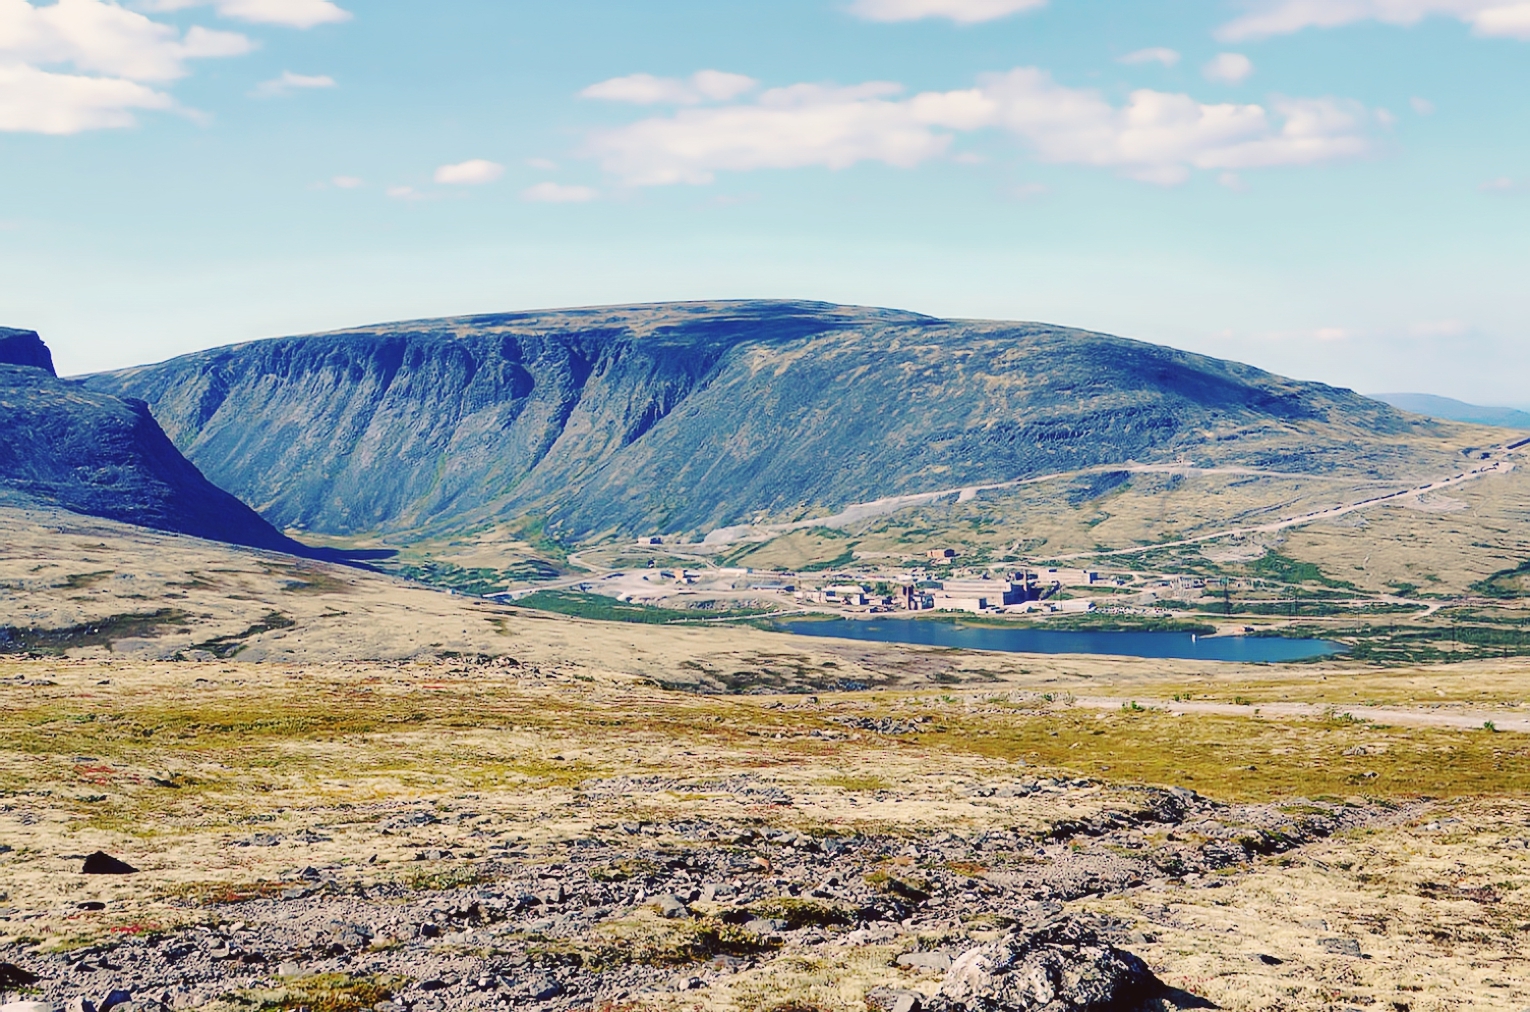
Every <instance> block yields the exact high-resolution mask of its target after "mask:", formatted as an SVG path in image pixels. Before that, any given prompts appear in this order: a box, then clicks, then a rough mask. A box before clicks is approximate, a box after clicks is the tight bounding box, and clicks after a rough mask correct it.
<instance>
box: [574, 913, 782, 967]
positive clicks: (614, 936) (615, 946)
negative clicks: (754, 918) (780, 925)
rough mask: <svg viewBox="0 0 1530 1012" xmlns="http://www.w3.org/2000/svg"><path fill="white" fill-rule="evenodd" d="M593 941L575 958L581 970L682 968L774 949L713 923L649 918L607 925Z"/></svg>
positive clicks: (773, 945)
mask: <svg viewBox="0 0 1530 1012" xmlns="http://www.w3.org/2000/svg"><path fill="white" fill-rule="evenodd" d="M595 937H596V940H597V943H598V944H596V945H594V946H586V947H583V948H582V949H581V950H580V952H579V955H580V958H581V959H582V960H583V961H584V963H585V965H587V966H591V967H600V968H612V967H619V966H623V965H626V964H630V963H641V964H644V965H646V966H683V965H685V964H688V963H698V962H701V961H703V960H706V959H710V958H712V957H713V956H756V955H759V954H760V953H763V952H770V951H772V950H774V949H776V948H778V947H779V943H778V942H772V941H769V940H768V939H766V938H762V937H761V936H759V935H756V934H753V933H751V932H748V931H745V930H744V929H743V928H741V927H739V926H738V925H735V924H729V923H727V922H726V921H723V920H720V919H718V918H715V917H689V918H679V919H674V920H665V919H662V918H660V917H658V916H657V915H654V914H653V913H652V912H647V913H644V914H641V915H638V916H633V917H626V918H622V919H620V920H612V921H607V922H606V923H604V924H602V925H601V926H600V927H599V928H598V929H597V930H596V933H595Z"/></svg>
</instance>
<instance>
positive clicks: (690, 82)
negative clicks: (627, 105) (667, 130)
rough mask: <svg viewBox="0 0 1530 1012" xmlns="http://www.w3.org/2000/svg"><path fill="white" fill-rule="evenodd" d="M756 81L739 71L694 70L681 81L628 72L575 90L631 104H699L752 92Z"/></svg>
mask: <svg viewBox="0 0 1530 1012" xmlns="http://www.w3.org/2000/svg"><path fill="white" fill-rule="evenodd" d="M758 86H759V82H758V81H756V80H755V79H754V78H752V77H745V76H744V75H743V74H727V73H724V72H723V71H721V70H698V71H697V72H696V73H694V74H692V75H691V76H690V77H689V78H686V79H685V80H683V81H682V80H680V79H679V78H675V77H655V76H653V75H652V74H629V75H628V76H626V77H613V78H611V79H610V80H609V81H601V82H600V83H598V84H592V85H590V86H589V87H588V88H586V89H584V90H583V91H581V92H580V93H579V95H580V97H581V98H598V99H604V100H606V101H608V102H631V103H632V104H633V105H699V104H701V103H702V102H708V101H711V102H726V101H728V100H730V99H735V98H738V97H739V96H740V95H743V94H745V93H746V92H750V91H753V90H754V89H755V88H757V87H758Z"/></svg>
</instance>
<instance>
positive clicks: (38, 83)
mask: <svg viewBox="0 0 1530 1012" xmlns="http://www.w3.org/2000/svg"><path fill="white" fill-rule="evenodd" d="M174 106H175V100H174V99H172V98H171V97H170V96H169V95H166V94H164V93H163V92H158V91H155V90H154V89H152V88H149V87H147V86H145V85H142V84H139V83H137V82H135V81H124V80H122V79H121V78H112V77H83V76H80V75H78V74H55V73H50V72H48V71H45V70H39V69H37V68H36V67H28V66H26V65H20V66H8V67H7V66H0V130H5V131H17V132H26V133H41V134H73V133H79V132H80V131H82V130H101V129H105V128H109V127H128V126H132V125H133V123H134V116H133V112H134V111H135V110H139V109H170V108H173V107H174Z"/></svg>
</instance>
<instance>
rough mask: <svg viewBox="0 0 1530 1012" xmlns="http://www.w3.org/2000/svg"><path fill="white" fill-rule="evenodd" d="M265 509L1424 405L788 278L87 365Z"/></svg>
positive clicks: (717, 486)
mask: <svg viewBox="0 0 1530 1012" xmlns="http://www.w3.org/2000/svg"><path fill="white" fill-rule="evenodd" d="M85 382H86V384H87V386H88V387H89V388H90V389H92V390H97V391H102V392H108V393H111V394H115V395H122V396H131V397H137V398H142V399H143V400H145V401H147V402H148V403H149V405H150V407H151V408H152V410H153V412H154V415H155V417H156V418H158V419H159V421H160V423H161V424H162V425H163V426H164V427H165V430H166V432H167V433H168V434H169V435H170V437H171V438H172V439H173V440H174V441H175V442H176V445H177V446H179V447H180V448H181V449H182V451H183V452H185V453H186V455H187V456H188V457H189V458H190V459H191V460H193V461H194V462H196V464H197V465H198V466H199V467H201V468H202V470H203V471H204V472H205V473H206V474H207V475H208V476H209V477H210V478H212V479H213V480H214V481H216V482H217V483H218V484H219V485H221V486H223V487H225V488H228V489H230V490H232V491H233V492H235V493H236V494H238V495H239V496H240V497H241V498H243V499H244V500H245V501H247V502H249V503H251V504H253V505H254V506H255V508H256V509H258V510H259V511H260V512H261V513H262V515H264V516H265V517H266V518H268V519H269V520H271V521H272V522H273V523H275V524H277V525H278V526H282V525H291V526H296V527H301V528H306V529H309V530H312V531H315V532H322V533H328V534H337V535H338V534H353V533H360V532H372V531H377V532H393V533H399V532H410V533H412V534H423V533H425V532H430V533H437V534H439V533H443V532H449V531H452V530H465V529H469V528H471V527H472V526H473V525H476V524H481V523H486V522H489V521H491V520H495V519H506V518H514V517H518V516H533V515H534V516H539V517H542V518H545V519H546V521H547V526H548V529H549V530H550V531H552V532H554V533H556V534H559V535H560V536H562V537H564V538H566V539H569V540H584V539H588V538H591V537H596V536H600V535H604V534H623V535H625V534H631V533H643V532H666V533H699V532H703V531H706V530H709V529H712V528H714V527H718V526H724V525H728V524H732V523H737V522H740V521H744V520H750V519H754V518H757V517H762V516H769V517H772V518H789V519H796V518H800V517H804V516H811V515H815V514H818V513H823V512H831V511H833V510H835V509H837V508H841V507H843V506H844V505H846V504H849V503H854V502H860V501H866V500H869V499H875V498H879V497H884V496H890V495H898V494H903V493H911V492H921V491H929V490H935V489H942V488H951V487H957V486H963V485H968V484H975V483H980V482H992V481H1003V480H1008V479H1012V478H1017V477H1022V476H1026V475H1032V474H1038V473H1048V472H1053V471H1059V470H1067V469H1072V468H1078V467H1084V466H1090V465H1098V464H1109V463H1116V462H1124V461H1128V460H1137V461H1153V460H1172V459H1175V458H1176V457H1181V456H1193V458H1194V459H1195V460H1196V461H1197V462H1203V461H1214V462H1220V463H1227V462H1236V463H1240V464H1245V465H1250V466H1263V467H1270V468H1277V469H1280V470H1283V471H1297V472H1316V471H1319V470H1332V469H1334V468H1345V467H1348V468H1351V469H1352V470H1355V469H1358V470H1363V469H1364V468H1365V467H1367V466H1370V465H1369V464H1367V463H1364V462H1360V461H1357V455H1356V453H1355V447H1356V444H1357V443H1365V444H1367V445H1369V446H1377V445H1380V446H1393V445H1394V444H1395V446H1396V447H1398V448H1399V450H1400V448H1401V446H1402V445H1403V444H1404V443H1405V442H1406V441H1407V440H1409V439H1412V438H1415V437H1416V436H1417V435H1418V434H1419V433H1421V432H1424V431H1428V429H1429V426H1430V425H1431V423H1429V422H1426V421H1423V420H1420V419H1411V418H1409V417H1407V416H1404V415H1403V414H1401V413H1399V412H1397V411H1395V410H1394V409H1392V408H1391V407H1388V406H1387V405H1384V404H1381V403H1379V402H1377V401H1373V400H1369V399H1367V398H1364V397H1361V396H1360V395H1358V394H1355V393H1353V392H1351V391H1348V390H1340V389H1336V388H1333V387H1329V386H1324V385H1322V384H1318V383H1305V382H1297V381H1294V380H1289V379H1283V378H1281V377H1279V376H1274V375H1272V374H1270V373H1267V372H1263V371H1261V370H1258V369H1254V368H1251V367H1249V366H1244V365H1239V364H1236V363H1232V362H1225V361H1220V360H1217V359H1213V358H1209V357H1205V356H1201V355H1193V354H1189V353H1186V352H1181V351H1176V350H1173V349H1169V348H1164V347H1158V346H1155V345H1151V344H1144V343H1142V342H1138V341H1131V340H1126V339H1122V338H1118V337H1110V336H1107V335H1104V334H1096V333H1089V332H1085V331H1079V330H1070V329H1067V328H1062V327H1054V326H1048V325H1045V324H1034V323H1003V322H988V321H963V320H941V319H935V318H931V317H927V316H920V315H917V314H913V313H904V312H895V311H889V310H880V309H863V308H852V307H840V306H832V305H825V304H820V303H803V302H715V303H684V304H668V305H651V306H628V307H615V308H599V309H580V310H569V311H562V312H535V313H513V314H503V315H493V316H474V317H461V318H453V319H441V320H427V321H417V322H409V323H395V324H387V325H380V326H374V327H364V328H357V329H354V330H346V331H339V332H335V333H327V334H315V335H310V336H303V337H287V338H279V339H274V340H265V341H255V342H251V343H248V344H241V345H236V346H232V347H225V348H217V349H214V350H211V351H205V352H199V353H197V354H193V355H186V356H183V357H180V358H176V359H173V360H171V361H168V362H164V363H161V364H158V365H150V366H142V367H139V368H133V369H125V370H121V371H118V372H112V373H104V374H100V375H96V376H91V377H88V378H87V379H86V381H85Z"/></svg>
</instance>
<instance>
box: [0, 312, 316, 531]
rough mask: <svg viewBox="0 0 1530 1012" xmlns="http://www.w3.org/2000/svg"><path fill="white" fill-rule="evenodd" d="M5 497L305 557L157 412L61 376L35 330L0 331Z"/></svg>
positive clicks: (0, 487)
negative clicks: (213, 477) (184, 451)
mask: <svg viewBox="0 0 1530 1012" xmlns="http://www.w3.org/2000/svg"><path fill="white" fill-rule="evenodd" d="M0 496H3V498H4V499H5V500H6V501H7V502H11V503H40V504H46V505H51V506H61V507H63V508H64V509H67V510H70V511H72V512H75V513H83V514H86V515H88V516H96V517H104V518H107V519H110V520H120V521H124V522H126V523H131V524H137V525H139V526H141V527H152V528H155V529H157V530H164V531H175V532H178V533H181V534H192V535H195V536H197V537H202V538H209V539H212V540H215V541H227V542H231V543H233V544H238V545H246V546H250V547H255V548H269V549H273V550H276V551H287V552H301V551H303V546H301V545H299V544H297V543H296V542H294V541H292V540H290V539H289V538H286V537H284V536H283V535H282V534H281V533H280V532H278V531H277V530H276V529H275V528H273V527H272V526H271V525H270V524H269V523H267V522H266V521H265V520H262V519H261V518H260V516H259V515H258V514H256V513H255V511H254V510H252V509H250V508H249V507H248V506H246V505H245V504H244V503H242V502H240V501H239V500H238V499H236V498H234V497H233V496H231V495H229V494H228V493H227V492H225V491H223V490H222V489H220V488H218V487H216V486H215V485H213V484H212V482H210V481H208V480H207V479H206V478H205V477H204V476H203V475H202V473H201V472H200V471H198V470H197V469H196V467H195V465H193V464H192V463H191V462H190V461H188V460H187V459H186V458H185V457H183V456H181V453H180V451H179V450H177V449H176V448H175V446H174V445H173V444H172V443H171V442H170V440H169V439H168V438H167V437H166V436H165V433H164V432H163V430H161V429H160V427H159V425H158V423H156V422H155V421H154V418H153V416H152V415H150V413H149V408H148V405H146V404H144V403H143V402H142V401H134V400H124V399H122V398H119V397H114V396H112V395H111V394H107V393H102V392H100V391H94V390H87V389H85V388H84V387H82V386H80V385H79V384H77V383H71V382H68V381H65V380H60V379H59V378H58V377H57V376H55V375H54V372H53V359H52V356H51V354H49V352H48V348H47V346H46V345H45V344H43V342H42V340H41V339H40V338H39V337H38V336H37V334H35V333H33V332H32V331H23V330H11V329H0Z"/></svg>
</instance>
